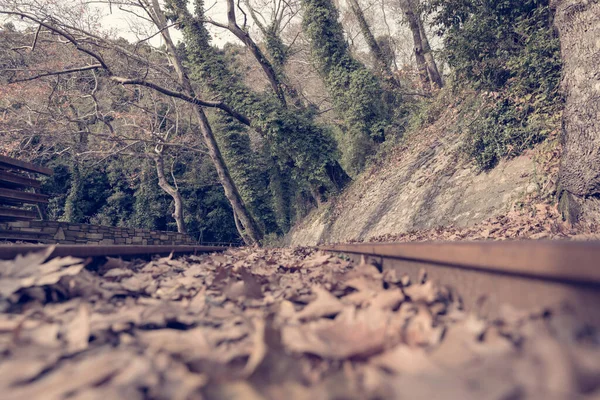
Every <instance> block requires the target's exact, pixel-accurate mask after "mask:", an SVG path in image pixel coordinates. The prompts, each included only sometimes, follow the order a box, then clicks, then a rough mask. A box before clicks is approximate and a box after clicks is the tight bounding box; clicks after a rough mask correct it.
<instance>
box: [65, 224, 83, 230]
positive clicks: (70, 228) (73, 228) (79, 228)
mask: <svg viewBox="0 0 600 400" xmlns="http://www.w3.org/2000/svg"><path fill="white" fill-rule="evenodd" d="M68 229H69V230H70V231H80V230H81V226H79V225H69V228H68Z"/></svg>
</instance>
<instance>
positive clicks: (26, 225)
mask: <svg viewBox="0 0 600 400" xmlns="http://www.w3.org/2000/svg"><path fill="white" fill-rule="evenodd" d="M9 226H11V227H13V228H29V226H30V223H29V221H15V222H11V223H10V224H9Z"/></svg>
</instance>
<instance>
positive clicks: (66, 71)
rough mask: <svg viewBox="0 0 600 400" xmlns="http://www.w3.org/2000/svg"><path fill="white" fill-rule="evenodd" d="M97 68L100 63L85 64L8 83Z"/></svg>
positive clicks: (100, 66)
mask: <svg viewBox="0 0 600 400" xmlns="http://www.w3.org/2000/svg"><path fill="white" fill-rule="evenodd" d="M99 68H102V65H100V64H92V65H86V66H84V67H76V68H70V69H65V70H63V71H50V72H46V73H44V74H39V75H35V76H30V77H28V78H23V79H16V80H11V81H9V83H20V82H28V81H33V80H35V79H39V78H43V77H46V76H54V75H65V74H72V73H73V72H81V71H89V70H95V69H99Z"/></svg>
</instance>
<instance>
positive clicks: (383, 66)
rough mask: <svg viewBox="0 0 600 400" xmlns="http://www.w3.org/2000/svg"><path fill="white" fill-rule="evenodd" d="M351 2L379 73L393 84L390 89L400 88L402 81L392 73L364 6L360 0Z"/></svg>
mask: <svg viewBox="0 0 600 400" xmlns="http://www.w3.org/2000/svg"><path fill="white" fill-rule="evenodd" d="M349 3H350V8H351V9H352V12H353V13H354V16H355V17H356V20H357V21H358V25H359V26H360V31H361V32H362V34H363V37H364V38H365V41H366V42H367V45H368V46H369V50H370V51H371V55H372V56H373V58H374V59H375V65H376V67H377V69H378V70H379V71H378V75H379V76H381V77H383V80H384V82H385V83H387V84H388V85H389V86H391V88H390V89H399V88H400V82H399V81H398V80H397V79H396V77H395V76H394V74H393V73H392V70H391V69H390V66H389V64H388V61H387V60H386V59H385V56H384V55H383V51H382V50H381V47H380V46H379V43H377V40H376V39H375V36H374V35H373V32H372V31H371V27H370V26H369V23H368V22H367V19H366V18H365V14H364V12H363V10H362V8H360V4H358V0H349Z"/></svg>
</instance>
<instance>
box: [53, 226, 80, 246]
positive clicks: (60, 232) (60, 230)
mask: <svg viewBox="0 0 600 400" xmlns="http://www.w3.org/2000/svg"><path fill="white" fill-rule="evenodd" d="M54 239H55V240H60V241H62V240H65V231H63V228H62V226H59V227H58V229H57V230H56V233H55V234H54ZM73 243H75V242H73Z"/></svg>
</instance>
